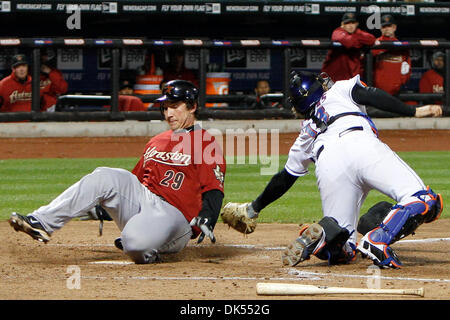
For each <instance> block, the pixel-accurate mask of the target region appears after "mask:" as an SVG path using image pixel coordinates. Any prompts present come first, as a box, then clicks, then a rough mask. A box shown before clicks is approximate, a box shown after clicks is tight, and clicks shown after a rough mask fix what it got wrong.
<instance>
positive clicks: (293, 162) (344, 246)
mask: <svg viewBox="0 0 450 320" xmlns="http://www.w3.org/2000/svg"><path fill="white" fill-rule="evenodd" d="M290 93H291V97H290V101H291V103H292V105H293V107H294V108H295V110H296V111H297V112H300V113H302V114H304V115H305V119H306V120H305V121H304V122H303V127H302V129H301V132H300V134H299V136H298V138H297V140H296V141H295V143H294V144H293V146H292V147H291V149H290V151H289V157H288V160H287V163H286V165H285V167H284V169H283V170H281V171H280V172H278V173H277V174H275V175H274V176H273V177H272V178H271V180H270V182H269V183H268V185H267V186H266V188H265V189H264V191H263V192H262V193H261V194H260V195H259V196H258V198H257V199H256V200H254V201H252V202H249V203H243V204H240V203H232V202H230V203H227V204H226V205H225V207H224V209H223V211H222V216H224V215H225V216H226V215H228V214H231V215H234V216H239V217H240V218H241V222H242V223H241V225H242V224H250V225H251V227H249V228H247V229H245V228H244V230H247V231H246V232H247V233H248V232H252V231H253V230H254V228H255V226H256V224H255V221H254V219H256V217H257V216H258V214H259V212H260V211H261V210H262V209H263V208H265V207H266V206H267V205H268V204H270V203H272V202H273V201H275V200H276V199H278V198H279V197H281V196H282V195H283V194H284V193H285V192H286V191H287V190H288V189H289V188H290V187H291V186H292V185H293V184H294V182H295V181H296V179H297V178H298V177H300V176H303V175H305V174H307V173H308V166H309V165H310V164H311V163H312V162H315V165H316V171H315V173H316V177H317V184H318V188H319V192H320V196H321V201H322V210H323V215H324V217H323V219H322V220H320V221H319V222H318V223H314V224H311V225H309V226H304V227H303V228H302V229H301V231H300V236H299V237H298V238H297V239H296V240H295V241H294V242H293V243H292V244H290V245H289V246H288V247H287V249H286V251H285V252H284V254H283V256H282V260H283V264H284V265H290V266H295V265H297V264H298V263H299V262H301V261H304V260H306V259H309V257H310V255H311V254H312V255H315V256H316V257H318V258H319V259H323V260H328V262H329V263H330V264H339V263H347V262H349V261H351V260H353V259H354V258H355V257H356V252H357V251H359V252H361V254H362V255H363V256H364V257H368V258H370V259H371V260H372V261H373V262H374V264H376V265H378V266H381V267H391V268H399V267H400V266H401V265H402V264H401V262H400V260H399V259H398V257H397V256H396V254H395V253H394V251H393V250H392V248H391V247H390V245H391V244H392V243H394V242H395V241H397V240H399V239H401V238H403V237H405V236H407V235H409V234H411V233H413V232H414V231H415V230H416V229H417V227H418V226H419V225H421V224H422V223H429V222H432V221H434V220H436V219H437V218H438V217H439V215H440V214H441V212H442V209H443V202H442V197H441V195H440V194H436V193H434V192H433V191H432V190H431V189H430V188H429V187H426V186H425V184H424V183H423V182H422V180H421V179H420V178H419V177H418V175H417V174H416V173H415V172H414V171H413V170H412V169H411V168H410V167H409V166H408V165H407V164H406V163H405V162H404V161H402V160H401V159H400V158H399V157H398V155H397V154H395V153H394V152H393V151H392V150H391V149H390V148H389V147H388V146H387V145H386V144H384V143H383V142H381V141H380V140H379V139H378V134H377V129H376V127H375V125H374V123H373V122H372V120H371V119H370V118H369V117H368V115H367V114H366V112H365V105H371V106H374V107H377V108H379V109H382V110H385V111H391V112H396V113H400V114H404V115H405V116H415V117H425V116H441V115H442V109H441V108H440V107H439V106H435V105H427V106H423V107H418V108H416V107H414V106H409V105H406V104H404V103H402V102H401V101H400V100H398V99H396V98H394V97H392V96H391V95H389V94H387V93H386V92H384V91H382V90H380V89H376V88H373V87H367V86H366V85H365V84H363V83H362V82H361V81H360V79H359V76H355V77H354V78H352V79H349V80H343V81H338V82H336V83H335V84H334V83H333V82H332V81H331V79H329V77H328V76H327V75H326V74H324V73H322V74H320V75H316V74H313V73H309V72H301V73H298V74H297V73H295V72H293V74H292V76H291V80H290ZM372 189H376V190H378V191H380V192H382V193H383V194H385V195H387V196H389V197H390V198H392V199H394V200H395V201H396V203H397V204H395V205H392V204H389V203H387V202H381V203H378V204H376V205H375V206H373V207H372V208H371V209H370V210H369V211H368V212H367V213H366V214H365V215H363V216H362V217H361V219H359V223H358V217H359V212H360V208H361V205H362V203H363V201H364V200H365V198H366V196H367V194H368V192H369V191H370V190H372ZM249 219H250V220H249ZM252 220H253V221H252ZM224 221H225V222H226V219H224ZM241 229H242V228H241ZM355 230H357V231H358V232H360V233H361V234H363V235H364V236H363V238H362V239H361V241H360V242H359V245H357V244H356V232H355Z"/></svg>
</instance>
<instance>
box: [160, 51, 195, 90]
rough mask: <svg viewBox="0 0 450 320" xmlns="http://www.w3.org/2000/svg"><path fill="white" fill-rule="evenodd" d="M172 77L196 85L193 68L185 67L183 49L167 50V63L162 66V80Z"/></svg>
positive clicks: (165, 80) (168, 79)
mask: <svg viewBox="0 0 450 320" xmlns="http://www.w3.org/2000/svg"><path fill="white" fill-rule="evenodd" d="M174 79H180V80H186V81H190V82H192V83H193V84H194V85H195V86H197V87H198V77H197V75H196V74H195V72H194V71H193V70H191V69H187V68H186V65H185V59H184V51H183V50H178V49H177V50H173V51H169V63H168V64H166V66H165V67H164V68H163V81H164V82H167V81H170V80H174Z"/></svg>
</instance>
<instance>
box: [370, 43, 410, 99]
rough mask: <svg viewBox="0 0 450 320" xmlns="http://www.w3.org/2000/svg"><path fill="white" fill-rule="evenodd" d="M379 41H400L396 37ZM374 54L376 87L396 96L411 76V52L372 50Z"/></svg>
mask: <svg viewBox="0 0 450 320" xmlns="http://www.w3.org/2000/svg"><path fill="white" fill-rule="evenodd" d="M377 40H379V41H398V39H397V38H396V37H392V38H388V37H385V36H381V37H379V38H377ZM372 54H373V56H374V57H375V68H374V76H373V81H374V87H377V88H380V89H382V90H384V91H386V92H388V93H389V94H392V95H396V94H397V93H399V91H400V89H401V87H402V85H404V84H405V83H406V82H408V80H409V78H410V76H411V57H410V55H409V50H405V49H403V50H401V49H400V50H399V49H397V50H387V49H376V50H372Z"/></svg>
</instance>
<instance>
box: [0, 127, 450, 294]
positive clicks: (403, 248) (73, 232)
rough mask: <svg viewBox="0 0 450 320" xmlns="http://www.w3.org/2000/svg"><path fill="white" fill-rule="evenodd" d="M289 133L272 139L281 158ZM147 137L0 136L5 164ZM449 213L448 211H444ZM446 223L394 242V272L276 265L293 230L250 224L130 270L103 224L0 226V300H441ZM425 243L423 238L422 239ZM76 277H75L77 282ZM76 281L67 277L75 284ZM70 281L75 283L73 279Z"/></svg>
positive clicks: (115, 151) (132, 148)
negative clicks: (278, 288)
mask: <svg viewBox="0 0 450 320" xmlns="http://www.w3.org/2000/svg"><path fill="white" fill-rule="evenodd" d="M295 137H296V134H286V135H280V153H286V152H287V151H288V150H289V147H290V145H291V144H292V142H293V141H294V139H295ZM380 137H381V139H382V140H383V141H385V142H387V143H388V144H389V145H390V146H391V147H392V149H393V150H395V151H409V150H417V151H424V150H449V149H450V144H449V142H450V130H439V131H432V130H420V131H390V130H389V131H382V132H381V134H380ZM147 140H148V138H142V137H139V138H82V139H75V138H71V139H62V138H47V139H0V155H1V158H2V159H7V158H54V157H56V158H58V157H71V158H76V157H92V158H94V157H134V156H135V157H138V156H139V155H140V153H141V151H142V149H143V146H144V144H145V143H146V142H147ZM445 210H448V209H445ZM449 230H450V220H449V219H446V220H439V221H438V222H435V223H431V224H425V225H423V226H421V227H420V228H419V229H418V231H417V233H416V235H415V236H413V237H408V238H407V239H405V240H403V241H400V242H398V243H396V244H394V245H393V248H394V249H395V250H396V251H397V253H398V255H399V257H400V259H401V260H402V262H403V263H404V267H403V268H402V269H401V270H391V269H383V270H380V269H378V268H373V267H371V265H372V264H371V262H370V261H369V260H365V259H362V258H361V257H358V259H357V260H356V261H355V262H353V263H351V264H348V265H344V266H328V265H327V263H326V262H324V261H321V260H318V259H317V258H315V257H312V258H311V259H310V260H309V261H305V262H304V263H302V264H300V265H299V266H297V267H296V268H289V267H283V266H282V265H281V260H280V255H281V252H282V250H283V248H284V247H285V246H286V245H287V244H288V243H290V242H291V241H292V240H293V239H294V238H295V236H296V234H297V233H298V226H297V225H295V224H259V225H258V227H257V229H256V232H255V233H254V234H251V235H249V236H247V237H243V236H241V235H240V234H238V233H237V232H236V231H233V230H230V229H228V228H227V227H225V226H224V225H223V224H221V223H219V224H218V225H217V227H216V231H215V234H216V237H217V239H218V242H217V243H216V244H215V245H212V244H211V243H210V242H209V240H205V241H204V243H202V244H201V245H197V244H196V243H195V241H191V243H190V244H189V245H188V247H187V248H186V249H185V250H184V251H182V252H181V253H178V254H173V255H163V256H162V259H163V263H157V264H152V265H135V264H132V263H130V260H129V259H128V258H127V256H125V255H124V254H123V253H122V252H121V251H119V250H118V249H116V248H115V247H114V245H113V241H114V239H115V238H116V237H117V236H119V231H118V229H117V228H116V227H115V225H114V223H113V222H106V223H105V229H104V235H103V237H98V224H97V222H95V221H72V222H70V223H69V224H68V225H67V226H65V227H64V228H63V229H62V230H60V231H58V232H56V233H55V234H54V235H53V237H52V240H51V241H50V242H49V243H48V244H42V243H39V242H37V241H34V240H32V239H31V238H29V237H28V236H26V235H24V234H22V233H16V232H14V231H13V230H12V229H11V227H10V226H9V225H8V223H7V222H6V221H3V222H0V243H2V245H1V246H0V259H1V264H0V281H1V287H0V299H33V300H34V299H87V300H92V299H137V300H139V299H145V300H149V299H151V300H160V299H164V300H189V299H196V300H197V299H198V300H254V299H255V300H256V299H270V300H275V299H283V300H288V299H296V300H301V299H308V300H309V299H358V300H359V299H389V300H390V299H423V298H420V297H416V296H386V295H375V296H374V295H367V296H362V295H350V296H348V295H345V296H344V295H327V296H314V297H313V296H293V297H286V296H258V295H257V294H256V291H255V286H256V283H258V282H284V283H301V284H315V285H321V286H343V287H361V288H366V287H368V286H377V285H379V286H380V287H381V288H418V287H423V288H425V299H446V300H448V299H450V278H449V270H450V254H449V253H450V231H449ZM424 239H427V240H424ZM78 276H79V278H76V277H78ZM74 279H75V280H74ZM76 279H79V282H77V281H76Z"/></svg>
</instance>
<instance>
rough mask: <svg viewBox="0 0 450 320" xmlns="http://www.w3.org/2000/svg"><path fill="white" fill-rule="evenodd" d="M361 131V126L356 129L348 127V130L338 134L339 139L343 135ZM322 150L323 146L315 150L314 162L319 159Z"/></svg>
mask: <svg viewBox="0 0 450 320" xmlns="http://www.w3.org/2000/svg"><path fill="white" fill-rule="evenodd" d="M362 130H364V128H363V127H361V126H358V127H350V128H348V129H345V130H344V131H342V132H341V133H339V138H340V137H342V136H343V135H345V134H347V133H349V132H352V131H362ZM324 148H325V146H323V145H322V146H320V148H319V149H318V150H317V153H316V160H318V159H319V156H320V154H321V153H322V151H323V149H324Z"/></svg>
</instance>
